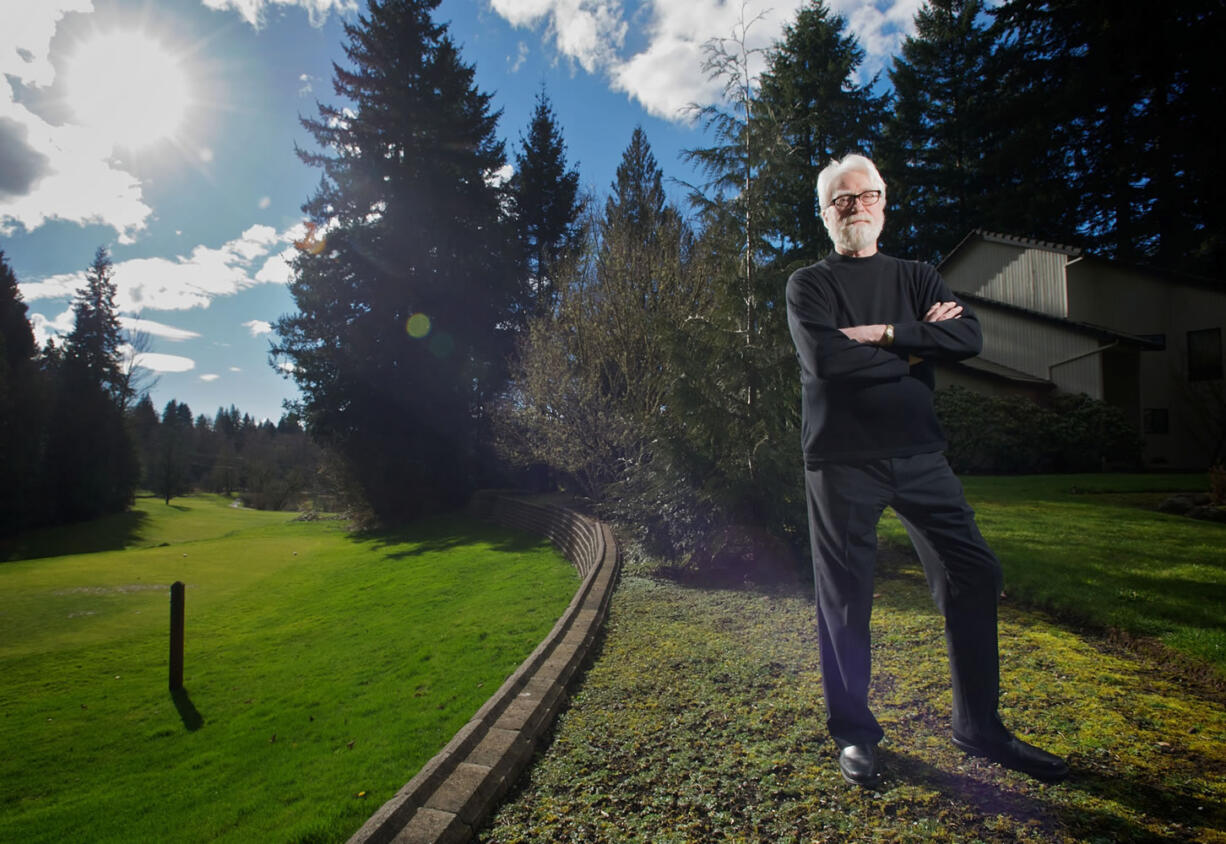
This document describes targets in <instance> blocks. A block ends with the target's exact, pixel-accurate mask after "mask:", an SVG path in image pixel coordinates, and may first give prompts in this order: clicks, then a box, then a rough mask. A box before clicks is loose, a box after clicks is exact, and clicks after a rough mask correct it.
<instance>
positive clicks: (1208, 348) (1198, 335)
mask: <svg viewBox="0 0 1226 844" xmlns="http://www.w3.org/2000/svg"><path fill="white" fill-rule="evenodd" d="M1221 377H1222V329H1220V328H1202V329H1201V330H1199V331H1189V332H1188V380H1189V381H1212V380H1214V379H1216V378H1221Z"/></svg>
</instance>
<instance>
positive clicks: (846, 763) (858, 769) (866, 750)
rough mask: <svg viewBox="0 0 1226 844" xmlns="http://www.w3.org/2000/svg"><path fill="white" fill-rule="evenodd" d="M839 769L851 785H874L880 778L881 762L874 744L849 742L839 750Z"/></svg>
mask: <svg viewBox="0 0 1226 844" xmlns="http://www.w3.org/2000/svg"><path fill="white" fill-rule="evenodd" d="M839 770H840V771H842V772H843V779H845V780H847V781H848V782H849V783H851V784H852V785H864V786H869V785H876V784H877V783H878V782H879V781H880V780H881V763H880V762H879V761H878V760H877V746H876V745H874V744H849V745H847V747H844V748H843V749H842V751H840V752H839Z"/></svg>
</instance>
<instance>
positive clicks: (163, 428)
mask: <svg viewBox="0 0 1226 844" xmlns="http://www.w3.org/2000/svg"><path fill="white" fill-rule="evenodd" d="M154 442H155V450H154V459H153V466H152V469H153V471H152V472H151V473H150V475H149V477H148V484H149V489H150V490H151V491H152V492H153V494H154V495H156V496H158V497H159V498H161V499H163V500H164V501H165V502H166V503H167V504H169V503H170V499H172V498H177V497H179V496H181V495H186V494H187V493H188V492H190V491H191V461H192V416H191V409H190V408H189V407H188V406H187V405H185V404H179V403H178V402H176V401H175V400H174V399H171V400H170V401H168V402H167V403H166V407H164V408H163V409H162V421H161V424H160V425H159V426H158V429H157V436H156V438H155V441H154Z"/></svg>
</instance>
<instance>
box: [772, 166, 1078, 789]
mask: <svg viewBox="0 0 1226 844" xmlns="http://www.w3.org/2000/svg"><path fill="white" fill-rule="evenodd" d="M817 192H818V199H819V201H820V203H821V207H822V219H823V220H824V221H825V223H826V229H827V231H828V232H829V233H830V238H831V240H833V241H834V252H832V253H831V254H830V255H828V256H827V257H826V258H824V259H823V260H821V261H819V262H818V263H816V264H813V265H812V266H809V267H804V268H803V269H800V270H797V271H796V272H795V273H793V274H792V277H791V278H790V279H789V280H788V285H787V308H788V325H789V327H790V329H791V332H792V340H793V342H794V343H795V344H796V353H797V357H798V358H799V360H800V371H801V376H800V377H801V387H802V401H803V407H802V426H801V428H802V440H803V446H804V460H805V487H806V492H807V496H808V502H809V532H810V539H811V543H812V548H813V571H814V577H815V580H816V586H817V614H818V635H819V641H820V647H821V651H820V659H821V666H822V688H823V691H824V693H825V698H826V710H827V715H828V720H827V728H828V729H829V731H830V734H831V735H832V736H833V737H834V740H835V742H836V743H837V744H838V746H839V748H840V753H839V768H840V770H841V771H842V773H843V776H844V778H845V779H847V780H848V781H849V782H851V783H853V784H856V785H865V786H871V785H874V784H876V783H877V782H878V780H879V778H880V774H881V765H880V761H879V758H878V754H877V743H878V742H879V741H880V740H881V739H882V736H883V733H882V729H881V726H880V725H879V724H878V723H877V719H876V718H874V717H873V714H872V712H871V711H870V709H869V703H868V687H869V670H870V656H869V615H870V613H871V611H872V599H873V569H874V566H875V563H876V552H877V533H876V531H877V522H878V519H879V518H880V517H881V513H882V510H883V509H884V508H885V507H886V506H887V505H888V506H890V507H893V508H894V510H895V512H896V513H898V515H899V517H900V518H901V519H902V522H903V525H904V526H905V527H906V529H907V532H908V534H909V535H910V537H911V540H912V542H913V543H914V544H915V547H916V550H917V551H918V553H919V556H920V560H921V562H922V563H923V565H924V571H925V574H926V575H927V577H928V583H929V586H930V588H931V590H932V594H933V597H934V598H935V600H936V603H937V606H938V607H939V608H940V610H941V612H942V614H943V615H944V616H945V638H946V643H947V645H948V651H949V662H950V673H951V675H952V680H953V690H954V695H953V742H954V744H955V745H957V746H958V747H959V748H961V749H962V750H964V751H966V752H968V753H971V754H974V755H977V756H985V757H987V758H989V759H992V760H994V761H996V762H998V763H1000V764H1002V765H1004V766H1005V767H1008V768H1012V769H1015V770H1018V771H1022V772H1024V773H1027V774H1029V775H1030V776H1033V777H1035V778H1037V779H1041V780H1044V781H1049V782H1054V781H1058V780H1060V779H1063V778H1064V777H1065V776H1066V775H1067V774H1068V766H1067V765H1066V764H1065V762H1064V760H1062V759H1060V758H1059V757H1058V756H1054V755H1052V754H1050V753H1047V752H1045V751H1043V750H1040V749H1038V748H1036V747H1032V746H1031V745H1029V744H1026V743H1025V742H1023V741H1020V740H1019V739H1017V738H1015V737H1013V736H1012V735H1011V734H1010V732H1009V731H1008V730H1007V729H1006V728H1005V726H1004V724H1002V723H1001V720H1000V717H999V716H998V715H997V698H998V686H999V670H998V656H997V643H996V602H997V597H998V596H999V594H1000V588H1001V570H1000V563H999V562H998V561H997V559H996V557H995V556H994V555H993V553H992V551H991V550H990V549H989V548H988V546H987V544H986V543H985V542H984V539H983V537H982V536H981V535H980V533H979V529H978V528H977V527H976V525H975V519H974V513H973V512H972V511H971V508H970V507H969V506H968V505H967V503H966V500H965V498H964V497H963V494H962V485H961V484H960V483H959V482H958V479H957V478H956V477H954V474H953V472H952V471H951V470H950V468H949V464H948V463H947V462H946V460H945V456H944V454H943V453H942V451H943V449H944V448H945V440H944V436H943V434H942V433H941V428H940V425H939V424H938V423H937V419H936V415H935V413H934V412H933V407H932V389H933V372H932V366H931V364H930V363H929V361H932V360H950V361H955V360H961V359H963V358H968V357H972V356H974V355H976V354H978V353H979V351H980V348H981V345H982V340H981V337H980V333H979V322H978V321H977V320H976V319H975V316H974V314H973V313H972V312H971V310H970V309H969V308H968V307H966V305H965V304H963V303H962V302H960V301H958V299H957V297H955V296H954V295H953V294H952V293H951V292H950V291H949V288H948V287H946V285H945V282H944V280H943V279H942V278H941V276H940V275H939V274H938V273H937V271H936V270H935V269H934V268H933V267H931V266H929V265H928V264H923V263H919V262H914V261H901V260H899V259H897V258H891V257H889V256H887V255H884V254H882V253H880V252H878V251H877V238H878V237H879V236H880V234H881V229H882V225H883V224H884V221H885V182H883V181H882V179H881V175H880V174H879V173H878V172H877V168H876V167H875V166H874V165H873V163H872V161H870V160H869V159H867V158H865V157H863V156H860V155H849V156H847V157H846V158H844V159H843V160H841V161H835V162H831V164H830V166H828V167H827V168H826V169H825V170H823V171H822V173H821V175H820V176H819V177H818V180H817Z"/></svg>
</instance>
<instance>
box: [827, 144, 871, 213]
mask: <svg viewBox="0 0 1226 844" xmlns="http://www.w3.org/2000/svg"><path fill="white" fill-rule="evenodd" d="M852 171H858V172H860V173H863V174H864V175H865V176H868V181H869V184H870V185H872V186H873V188H874V189H875V190H879V191H881V195H882V198H884V197H885V181H884V180H883V179H882V178H881V174H880V173H878V172H877V166H876V165H875V164H873V162H872V161H870V160H869V159H868V158H866V157H864V156H863V155H856V154H855V153H852V154H851V155H846V156H843V158H842V159H841V160H833V159H832V160H831V162H830V163H829V164H827V165H826V167H825V169H824V170H822V172H820V173H818V174H817V201H818V205H819V206H820V207H821V208H822V209H823V211H824V210H825V208H826V206H828V205H829V204H830V200H831V199H832V197H831V195H830V194H831V193H833V190H834V189H833V185H834V183H835V182H836V181H838V178H839V176H842V175H843V174H844V173H850V172H852Z"/></svg>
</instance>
